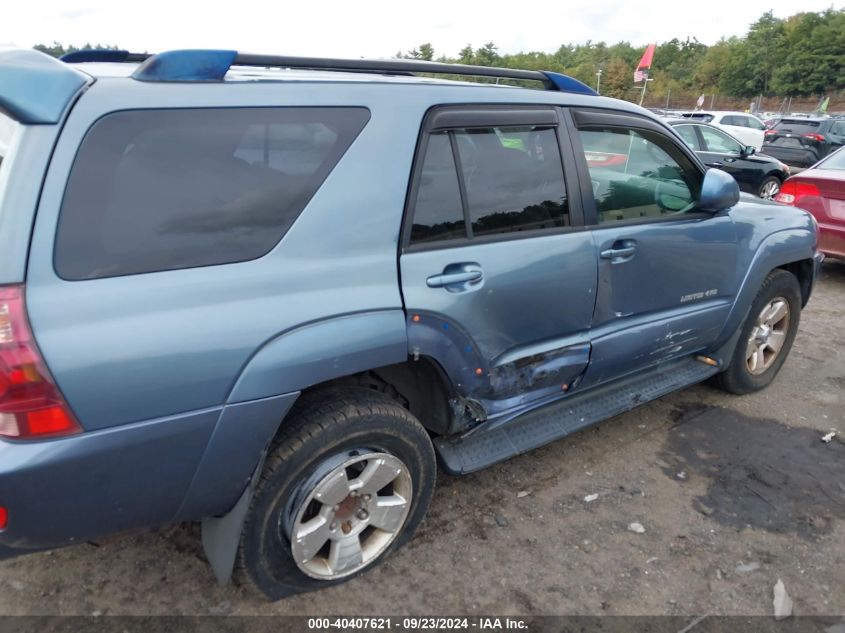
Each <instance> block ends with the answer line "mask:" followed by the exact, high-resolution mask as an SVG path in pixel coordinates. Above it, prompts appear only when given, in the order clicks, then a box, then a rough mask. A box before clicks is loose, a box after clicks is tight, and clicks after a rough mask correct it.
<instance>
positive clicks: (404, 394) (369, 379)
mask: <svg viewBox="0 0 845 633" xmlns="http://www.w3.org/2000/svg"><path fill="white" fill-rule="evenodd" d="M337 386H346V387H350V386H354V387H364V388H366V389H372V390H373V391H377V392H379V393H382V394H384V395H386V396H388V397H390V398H391V399H393V400H396V401H397V402H398V403H399V404H401V405H402V406H403V407H405V408H406V409H407V410H408V411H410V412H411V414H412V415H413V416H414V417H416V418H417V419H418V420H419V421H420V423H422V425H423V426H424V427H425V428H426V429H427V430H428V431H430V432H432V433H435V434H437V435H444V434H447V433H449V432H450V427H451V424H452V408H451V406H450V404H449V400H450V399H451V398H452V397H453V390H452V386H451V383H450V382H449V379H448V378H447V377H446V374H445V372H444V371H443V369H442V368H441V367H440V365H439V364H438V363H437V362H436V361H434V360H432V359H429V358H427V357H424V356H422V357H420V358H419V360H410V359H409V360H407V361H405V362H404V363H397V364H395V365H387V366H385V367H378V368H376V369H369V370H367V371H363V372H360V373H358V374H352V375H350V376H343V377H342V378H335V379H334V380H330V381H328V382H323V383H319V384H317V385H313V386H312V387H309V388H308V389H307V390H305V392H307V393H312V392H315V391H322V390H325V389H327V388H330V387H337ZM305 392H304V393H305Z"/></svg>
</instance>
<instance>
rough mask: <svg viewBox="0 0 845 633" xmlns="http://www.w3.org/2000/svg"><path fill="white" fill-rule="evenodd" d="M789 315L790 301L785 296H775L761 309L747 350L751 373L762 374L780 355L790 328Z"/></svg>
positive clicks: (746, 355) (747, 361) (747, 360)
mask: <svg viewBox="0 0 845 633" xmlns="http://www.w3.org/2000/svg"><path fill="white" fill-rule="evenodd" d="M789 317H790V314H789V303H788V302H787V300H786V299H784V298H783V297H775V298H774V299H772V300H771V301H769V302H768V303H767V304H766V306H765V307H764V308H763V309H762V310H761V311H760V314H759V315H758V316H757V321H756V322H755V324H754V327H753V328H752V329H751V334H750V335H749V337H748V345H747V347H746V350H745V362H746V364H747V365H748V371H749V372H750V373H752V374H754V375H757V374H762V373H763V372H764V371H766V370H767V369H768V368H769V367H771V366H772V363H774V362H775V359H776V358H777V357H778V356H779V355H780V351H781V350H782V349H783V345H784V343H785V342H786V333H787V331H788V330H789Z"/></svg>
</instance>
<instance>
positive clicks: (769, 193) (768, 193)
mask: <svg viewBox="0 0 845 633" xmlns="http://www.w3.org/2000/svg"><path fill="white" fill-rule="evenodd" d="M779 193H780V183H779V182H778V181H777V180H770V181H768V182H766V183H764V184H763V186H762V188H761V189H760V197H761V198H764V199H766V200H771V199H772V198H774V197H775V196H776V195H778V194H779Z"/></svg>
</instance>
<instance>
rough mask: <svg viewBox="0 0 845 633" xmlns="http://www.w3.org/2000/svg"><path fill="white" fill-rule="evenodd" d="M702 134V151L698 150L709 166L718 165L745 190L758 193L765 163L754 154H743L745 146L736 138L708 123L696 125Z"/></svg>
mask: <svg viewBox="0 0 845 633" xmlns="http://www.w3.org/2000/svg"><path fill="white" fill-rule="evenodd" d="M695 127H696V128H697V129H696V131H697V132H698V133H699V134H700V135H701V148H702V149H701V151H700V152H698V155H699V157H700V158H701V160H702V162H704V164H705V165H706V166H707V167H716V168H718V169H722V170H724V171H726V172H728V173H729V174H730V175H731V176H733V177H734V178H735V179H736V181H737V182H738V183H739V186H740V188H741V189H742V190H743V191H747V192H749V193H753V194H756V193H757V189H758V187H759V185H760V182H761V181H762V179H763V173H762V172H763V166H762V165H763V163H764V162H765V161H762V160H760V159H758V158H755V156H754V155H753V154H752V155H751V156H746V155H744V154H743V149H744V148H743V146H742V145H740V143H739V142H737V140H736V139H735V138H732V137H731V136H730V135H728V134H725V133H724V132H722V131H721V130H717V129H716V128H713V127H709V126H706V125H697V126H695Z"/></svg>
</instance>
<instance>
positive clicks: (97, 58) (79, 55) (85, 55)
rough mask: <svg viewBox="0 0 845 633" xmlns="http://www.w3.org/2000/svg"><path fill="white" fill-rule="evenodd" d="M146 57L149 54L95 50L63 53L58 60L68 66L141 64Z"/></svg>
mask: <svg viewBox="0 0 845 633" xmlns="http://www.w3.org/2000/svg"><path fill="white" fill-rule="evenodd" d="M148 57H150V54H149V53H130V52H129V51H121V50H112V49H99V48H96V49H83V50H81V51H73V52H72V53H65V54H64V55H62V56H61V57H59V59H60V60H61V61H63V62H66V63H68V64H82V63H84V62H142V61H144V60H146V59H147V58H148Z"/></svg>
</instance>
